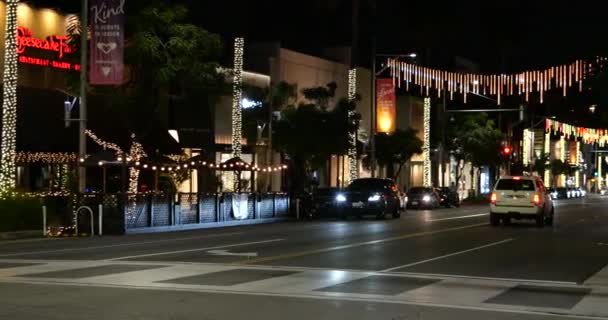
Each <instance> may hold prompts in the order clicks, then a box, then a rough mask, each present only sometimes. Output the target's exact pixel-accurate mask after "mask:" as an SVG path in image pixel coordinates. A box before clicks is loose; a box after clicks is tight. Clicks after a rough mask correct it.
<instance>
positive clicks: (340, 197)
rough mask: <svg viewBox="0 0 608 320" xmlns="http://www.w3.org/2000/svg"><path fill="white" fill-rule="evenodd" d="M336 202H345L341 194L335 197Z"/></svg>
mask: <svg viewBox="0 0 608 320" xmlns="http://www.w3.org/2000/svg"><path fill="white" fill-rule="evenodd" d="M336 201H338V202H344V201H346V197H345V196H344V195H343V194H339V195H337V196H336Z"/></svg>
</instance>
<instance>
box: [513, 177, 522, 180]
mask: <svg viewBox="0 0 608 320" xmlns="http://www.w3.org/2000/svg"><path fill="white" fill-rule="evenodd" d="M513 180H521V177H513Z"/></svg>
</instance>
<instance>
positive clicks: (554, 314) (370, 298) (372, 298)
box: [0, 278, 608, 320]
mask: <svg viewBox="0 0 608 320" xmlns="http://www.w3.org/2000/svg"><path fill="white" fill-rule="evenodd" d="M0 283H24V284H39V285H60V286H75V287H101V288H123V289H140V290H160V291H182V292H204V293H220V294H239V295H250V296H264V297H282V298H304V299H315V300H332V301H335V300H338V301H352V302H374V303H379V304H385V303H388V304H400V305H411V306H424V307H435V308H449V309H457V310H472V311H487V312H496V313H507V314H526V315H537V316H550V317H551V318H562V319H589V320H608V317H606V316H602V315H583V314H572V313H569V312H568V310H563V309H548V310H547V311H542V310H529V309H523V308H526V307H519V306H508V305H504V306H496V305H492V306H484V305H483V303H480V304H478V305H459V304H449V303H434V302H419V301H411V300H405V299H404V298H403V297H400V296H399V297H398V298H397V299H400V300H397V299H391V297H389V296H379V295H357V294H352V295H351V296H347V295H345V294H343V293H335V292H318V291H317V292H314V293H286V292H276V293H275V292H252V291H239V290H230V289H229V287H228V288H213V287H211V286H207V287H202V286H192V285H175V284H173V285H171V286H168V285H166V284H159V283H154V284H148V285H128V284H127V285H125V284H102V283H86V282H85V283H83V282H68V281H66V282H56V281H49V280H38V279H32V280H30V279H28V280H26V279H19V278H12V279H11V278H7V279H0ZM501 307H502V308H501ZM545 309H546V308H545ZM577 311H578V312H581V311H580V310H577Z"/></svg>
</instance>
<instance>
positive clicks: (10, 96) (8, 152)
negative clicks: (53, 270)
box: [0, 0, 19, 196]
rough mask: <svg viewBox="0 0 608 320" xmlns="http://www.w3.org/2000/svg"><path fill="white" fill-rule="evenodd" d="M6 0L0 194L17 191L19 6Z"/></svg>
mask: <svg viewBox="0 0 608 320" xmlns="http://www.w3.org/2000/svg"><path fill="white" fill-rule="evenodd" d="M18 4H19V0H7V1H6V7H5V10H6V12H5V15H6V32H5V34H6V37H5V39H4V49H5V50H4V74H3V102H2V137H1V138H2V142H1V143H0V153H1V155H0V195H2V196H5V195H6V194H8V193H9V192H11V191H12V190H13V189H14V188H15V183H16V180H15V173H16V172H15V171H16V170H15V151H16V148H17V71H18V70H17V67H18V64H17V5H18Z"/></svg>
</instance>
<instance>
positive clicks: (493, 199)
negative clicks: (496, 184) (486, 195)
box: [490, 192, 498, 204]
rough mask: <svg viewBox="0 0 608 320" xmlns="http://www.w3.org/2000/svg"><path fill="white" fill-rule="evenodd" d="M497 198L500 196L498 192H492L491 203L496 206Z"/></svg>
mask: <svg viewBox="0 0 608 320" xmlns="http://www.w3.org/2000/svg"><path fill="white" fill-rule="evenodd" d="M497 198H498V196H497V195H496V192H492V195H491V196H490V203H492V204H496V199H497Z"/></svg>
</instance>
